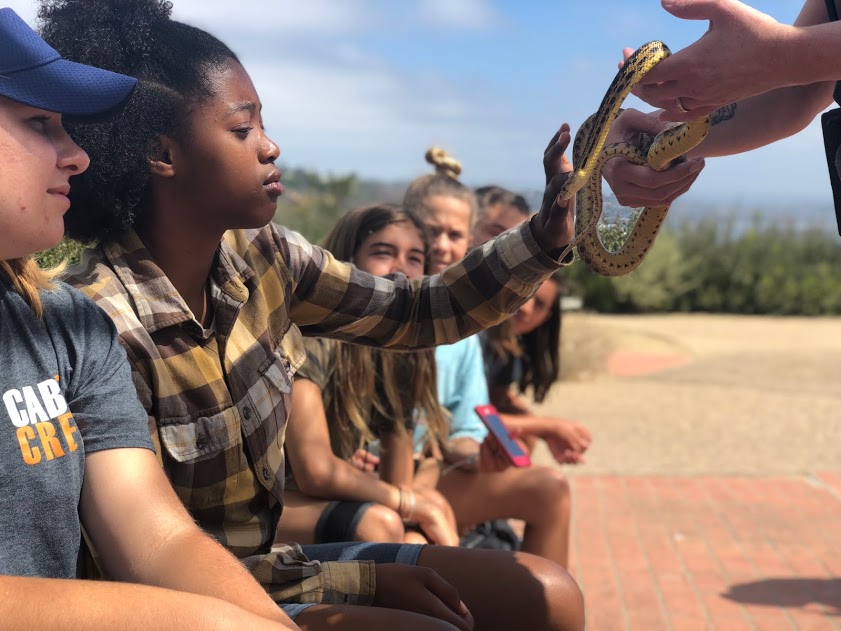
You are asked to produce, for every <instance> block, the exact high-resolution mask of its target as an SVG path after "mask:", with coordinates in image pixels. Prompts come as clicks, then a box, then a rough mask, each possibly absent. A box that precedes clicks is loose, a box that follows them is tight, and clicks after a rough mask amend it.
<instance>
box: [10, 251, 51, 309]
mask: <svg viewBox="0 0 841 631" xmlns="http://www.w3.org/2000/svg"><path fill="white" fill-rule="evenodd" d="M60 271H61V269H60V268H59V269H56V270H50V271H46V270H42V269H41V268H40V267H38V264H37V263H36V262H35V259H33V258H32V257H31V256H22V257H21V258H17V259H9V260H8V261H0V274H2V275H3V276H4V277H5V278H6V280H8V281H9V282H10V283H11V284H12V287H14V288H15V291H17V292H18V293H19V294H20V295H21V296H23V299H24V300H25V301H26V302H27V303H28V304H29V306H30V307H32V310H33V311H34V312H35V314H36V315H37V316H38V317H39V318H41V317H43V316H44V306H43V304H42V303H41V296H40V295H39V293H38V292H39V291H40V290H42V289H53V282H52V281H53V278H55V276H56V275H57V274H58V273H59V272H60Z"/></svg>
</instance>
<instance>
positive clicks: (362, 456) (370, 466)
mask: <svg viewBox="0 0 841 631" xmlns="http://www.w3.org/2000/svg"><path fill="white" fill-rule="evenodd" d="M351 463H352V464H353V466H354V467H356V468H357V469H359V470H361V471H364V472H365V473H372V472H373V471H374V470H375V469H376V468H377V465H378V464H380V458H379V456H375V455H374V454H372V453H371V452H370V451H368V450H367V449H357V450H356V451H355V452H353V458H352V459H351Z"/></svg>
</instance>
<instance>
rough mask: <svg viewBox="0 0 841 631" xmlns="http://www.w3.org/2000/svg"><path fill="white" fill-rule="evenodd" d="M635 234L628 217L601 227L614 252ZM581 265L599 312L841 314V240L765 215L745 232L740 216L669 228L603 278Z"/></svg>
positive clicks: (579, 278) (577, 276) (578, 287)
mask: <svg viewBox="0 0 841 631" xmlns="http://www.w3.org/2000/svg"><path fill="white" fill-rule="evenodd" d="M614 223H616V222H614ZM628 231H629V224H628V222H622V221H620V222H619V223H618V224H617V225H613V226H604V227H600V234H601V235H602V242H603V243H605V245H606V247H608V248H609V249H611V250H616V249H618V245H619V244H621V242H622V240H624V238H625V236H624V235H626V234H627V232H628ZM574 267H577V268H578V269H574V270H571V274H570V275H571V278H572V285H573V292H575V293H578V295H581V296H582V298H583V299H584V304H585V307H587V308H590V309H594V310H597V311H607V312H623V311H636V312H651V311H707V312H725V313H744V314H775V315H798V314H799V315H834V314H841V240H839V239H838V237H836V236H835V235H834V234H830V233H828V232H826V231H823V230H819V229H813V230H806V231H802V230H796V229H795V228H794V227H792V226H790V225H786V224H784V223H781V222H769V221H768V220H765V219H762V218H761V217H760V216H759V215H756V216H755V217H754V218H753V219H752V221H751V223H750V225H749V226H748V227H747V228H746V229H743V230H741V231H739V230H737V229H736V224H735V221H734V220H733V219H731V220H729V221H721V220H714V219H701V220H698V221H694V222H684V223H683V224H682V225H680V226H679V227H677V228H672V227H670V226H669V225H666V226H665V227H664V228H663V230H662V231H661V233H660V235H659V236H658V237H657V240H656V241H655V244H654V247H653V248H652V249H651V251H650V252H649V254H648V256H647V257H646V259H645V261H643V263H642V264H641V265H640V267H639V268H638V269H637V270H635V271H634V272H632V273H631V274H629V275H627V276H622V277H617V278H609V279H606V278H599V277H596V276H595V275H593V274H592V273H590V272H589V270H587V269H586V268H585V267H584V266H583V265H580V264H579V265H576V266H574Z"/></svg>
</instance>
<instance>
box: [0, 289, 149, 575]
mask: <svg viewBox="0 0 841 631" xmlns="http://www.w3.org/2000/svg"><path fill="white" fill-rule="evenodd" d="M41 297H42V300H43V303H44V319H43V320H40V319H38V318H37V317H36V316H35V313H34V312H33V311H32V309H31V308H30V307H29V306H28V305H27V304H26V302H24V300H23V299H22V298H21V296H20V295H18V294H17V293H16V292H15V291H14V290H12V289H11V288H10V287H9V286H8V284H7V283H6V281H5V280H3V279H0V397H2V402H0V484H2V491H0V534H2V538H0V574H6V575H14V576H41V577H52V578H75V577H76V576H78V572H77V560H78V557H79V548H80V542H81V529H80V524H79V497H80V494H81V490H82V483H83V481H84V476H85V454H86V453H93V452H95V451H100V450H104V449H115V448H120V447H139V448H146V449H152V442H151V440H150V438H149V430H148V421H147V419H148V417H147V416H146V412H145V411H144V410H143V407H142V406H141V405H140V403H139V402H138V400H137V394H136V392H135V390H134V386H133V385H132V382H131V372H130V369H129V366H128V363H127V361H126V356H125V351H124V350H123V348H122V346H121V345H120V341H119V338H118V337H117V333H116V330H115V328H114V325H113V324H112V323H111V320H110V319H109V318H108V316H107V315H105V313H104V312H103V311H102V310H100V308H99V307H97V306H96V305H95V304H94V303H93V302H91V301H90V300H88V299H87V298H86V297H85V296H84V295H82V294H81V293H80V292H79V291H77V290H75V289H72V288H70V287H68V286H67V285H63V284H60V283H59V284H58V288H57V289H56V290H55V291H45V292H41Z"/></svg>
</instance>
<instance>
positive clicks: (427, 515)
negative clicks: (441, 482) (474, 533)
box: [404, 488, 459, 546]
mask: <svg viewBox="0 0 841 631" xmlns="http://www.w3.org/2000/svg"><path fill="white" fill-rule="evenodd" d="M405 492H409V491H404V493H405ZM412 492H414V494H415V510H414V512H413V515H412V516H411V520H413V521H416V522H418V525H419V526H420V527H421V528H422V529H423V532H424V533H425V534H426V535H427V536H428V537H429V540H430V541H431V542H432V543H437V544H439V545H442V546H458V544H459V536H458V532H457V530H456V518H455V514H454V513H453V508H452V506H450V503H449V502H448V501H447V499H446V498H445V497H444V496H443V495H441V493H439V492H438V491H436V490H434V489H428V488H415V489H413V491H412Z"/></svg>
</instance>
